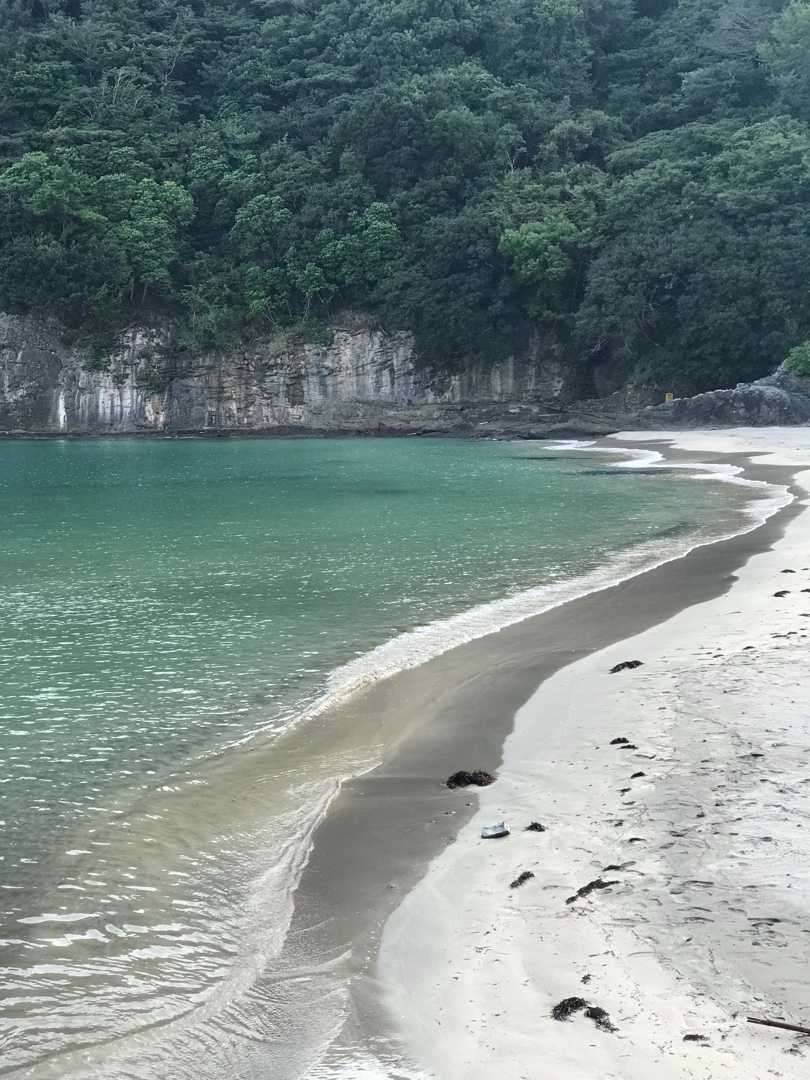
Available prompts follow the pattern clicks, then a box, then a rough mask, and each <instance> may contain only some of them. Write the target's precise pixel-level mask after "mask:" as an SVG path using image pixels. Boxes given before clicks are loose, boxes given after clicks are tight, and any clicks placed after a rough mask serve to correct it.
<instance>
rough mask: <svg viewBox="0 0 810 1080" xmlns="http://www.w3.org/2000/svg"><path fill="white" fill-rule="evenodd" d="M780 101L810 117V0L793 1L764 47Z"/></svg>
mask: <svg viewBox="0 0 810 1080" xmlns="http://www.w3.org/2000/svg"><path fill="white" fill-rule="evenodd" d="M760 52H761V55H762V57H763V59H764V60H765V62H766V64H767V65H768V67H769V69H770V75H771V79H772V80H773V82H774V84H775V85H776V86H777V87H778V90H779V99H780V103H781V104H782V105H784V106H785V108H787V109H789V110H790V111H791V112H794V113H795V114H796V115H797V116H802V117H804V118H805V119H810V3H808V2H807V0H793V2H792V3H791V4H790V5H789V7H788V8H787V10H786V11H784V12H783V13H782V15H781V17H780V18H779V19H777V20H776V21H775V22H774V23H773V24H772V26H771V28H770V33H769V35H768V37H767V38H766V39H765V41H764V42H763V44H762V46H761V48H760Z"/></svg>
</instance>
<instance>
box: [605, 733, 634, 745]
mask: <svg viewBox="0 0 810 1080" xmlns="http://www.w3.org/2000/svg"><path fill="white" fill-rule="evenodd" d="M629 742H630V740H629V739H625V737H624V735H619V736H618V737H617V738H615V739H611V740H610V745H611V746H621V745H622V744H623V743H629Z"/></svg>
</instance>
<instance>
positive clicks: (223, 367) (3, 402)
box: [0, 315, 582, 434]
mask: <svg viewBox="0 0 810 1080" xmlns="http://www.w3.org/2000/svg"><path fill="white" fill-rule="evenodd" d="M578 396H582V393H581V387H580V386H579V385H578V384H577V381H576V378H575V376H574V375H573V374H572V369H571V367H570V365H565V364H564V363H563V362H562V358H561V357H560V356H559V355H557V354H556V352H555V350H554V348H553V346H549V345H548V343H543V342H541V341H540V340H539V339H534V340H530V341H529V342H528V343H527V345H526V347H525V349H524V350H523V351H522V353H521V355H517V356H514V357H511V358H510V359H508V360H506V361H504V362H502V363H497V364H495V365H486V366H485V365H473V366H470V367H467V368H465V369H464V370H463V371H461V372H453V373H448V372H442V371H440V370H437V369H436V368H430V367H426V366H424V365H422V364H420V363H419V362H418V358H417V355H416V352H415V349H414V344H413V339H412V338H411V336H410V335H409V334H407V333H394V334H386V333H384V332H383V331H382V330H380V329H379V328H375V327H374V326H373V324H371V323H370V322H369V321H368V320H364V319H362V318H359V317H356V316H352V317H347V318H345V319H344V320H342V321H341V322H340V324H339V325H336V326H335V327H334V328H333V331H332V333H331V340H330V341H329V342H328V344H324V345H316V344H308V343H302V342H297V343H294V344H291V343H290V342H288V341H285V340H284V339H283V338H281V337H279V338H276V339H268V340H266V341H260V342H255V343H253V344H251V345H249V346H243V347H240V348H238V349H232V350H229V351H227V352H224V353H220V354H216V355H214V354H210V355H206V354H191V353H189V352H184V351H182V350H179V349H178V348H177V347H176V346H175V345H174V344H173V342H172V340H171V333H170V330H169V329H168V328H166V327H159V326H157V327H150V328H141V329H133V330H130V331H128V332H127V333H126V334H124V335H123V336H122V338H121V339H120V342H119V345H118V346H117V347H116V349H115V350H114V351H113V352H112V353H111V354H110V355H108V356H105V357H103V358H101V361H99V359H98V358H97V357H96V358H94V357H92V356H91V355H90V353H89V352H88V351H87V350H84V349H82V348H78V347H68V346H67V345H65V343H64V341H63V338H62V335H61V333H60V330H59V328H58V327H57V326H55V325H53V324H50V323H46V322H42V321H37V320H34V319H31V318H25V319H23V318H18V317H15V316H8V315H0V432H5V433H14V432H19V433H54V434H55V433H65V434H69V433H112V432H119V433H126V432H130V433H137V432H144V433H150V432H151V433H161V432H165V433H179V432H223V431H228V432H250V431H257V432H259V431H261V432H268V431H279V432H289V431H305V430H310V431H364V432H374V431H381V430H389V431H403V430H439V431H471V430H475V429H480V430H482V431H487V430H489V429H491V428H498V429H504V428H505V429H507V430H509V429H510V428H513V429H517V428H519V427H521V426H526V425H527V424H528V425H531V424H540V425H543V424H545V425H546V426H547V425H548V424H553V423H554V422H555V421H560V420H563V421H564V419H565V415H566V413H565V410H566V407H567V405H568V404H569V403H570V402H572V401H573V400H575V399H576V398H577V397H578Z"/></svg>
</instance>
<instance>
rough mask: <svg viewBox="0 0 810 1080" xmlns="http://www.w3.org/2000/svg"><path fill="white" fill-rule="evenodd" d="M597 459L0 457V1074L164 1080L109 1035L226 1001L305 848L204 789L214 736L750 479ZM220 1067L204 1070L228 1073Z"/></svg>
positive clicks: (523, 452) (659, 536)
mask: <svg viewBox="0 0 810 1080" xmlns="http://www.w3.org/2000/svg"><path fill="white" fill-rule="evenodd" d="M609 464H610V461H609V460H608V459H606V457H605V456H604V455H599V456H596V455H593V454H587V453H581V452H579V451H575V450H562V451H560V452H554V451H552V450H549V449H547V448H544V447H542V445H540V446H538V444H507V443H494V442H478V443H472V442H465V441H452V440H417V439H407V440H388V441H372V440H368V441H361V440H337V439H334V440H310V439H302V440H291V441H275V440H240V441H219V440H217V441H196V440H188V441H182V440H181V441H176V440H167V441H138V440H107V441H76V442H71V441H43V442H5V443H0V733H1V734H2V738H1V739H0V820H1V821H2V830H3V833H2V835H3V845H2V853H1V854H2V859H1V860H0V920H1V924H0V1049H1V1050H2V1054H1V1055H0V1075H2V1074H4V1073H7V1072H10V1073H12V1074H16V1073H17V1072H18V1071H19V1075H20V1076H22V1075H25V1076H33V1077H38V1076H42V1077H45V1076H47V1077H56V1076H59V1077H62V1076H74V1075H75V1076H79V1075H93V1076H99V1077H101V1076H104V1077H116V1076H119V1075H120V1076H127V1077H144V1078H146V1077H149V1078H151V1077H153V1076H159V1075H166V1076H175V1075H178V1076H179V1075H181V1073H180V1072H179V1071H176V1072H172V1070H171V1069H170V1068H165V1058H164V1059H163V1062H164V1064H163V1066H161V1067H164V1068H165V1071H164V1072H163V1074H161V1072H160V1068H159V1067H157V1066H155V1065H154V1063H151V1064H150V1063H149V1055H148V1053H145V1052H142V1048H141V1049H139V1051H138V1053H137V1054H135V1056H134V1058H130V1060H129V1063H128V1064H127V1065H126V1067H125V1068H124V1067H121V1068H120V1069H118V1070H117V1066H115V1064H114V1063H113V1059H114V1057H115V1052H116V1046H117V1045H118V1044H121V1045H123V1044H125V1043H126V1042H127V1040H128V1039H131V1038H132V1037H133V1035H135V1036H136V1038H137V1037H139V1036H138V1035H137V1033H139V1032H141V1033H144V1034H143V1035H142V1036H140V1037H142V1038H143V1039H147V1038H148V1037H149V1034H148V1033H150V1032H152V1033H154V1032H160V1031H161V1030H162V1029H163V1028H164V1027H172V1025H174V1027H177V1026H178V1025H179V1024H180V1023H181V1022H182V1021H183V1018H184V1017H187V1016H188V1014H189V1011H190V1010H192V1011H194V1019H193V1020H191V1019H188V1021H187V1026H188V1027H191V1026H194V1030H195V1031H198V1029H199V1031H198V1034H197V1035H195V1036H194V1038H198V1037H199V1039H202V1040H203V1042H204V1039H205V1031H206V1025H208V1026H209V1028H210V1026H211V1025H215V1024H216V1014H217V1008H216V1004H215V1000H216V995H215V993H214V992H215V990H216V988H217V987H221V986H222V985H224V984H228V985H229V986H230V992H229V995H228V1000H229V1001H230V1002H233V1001H234V1000H239V998H240V995H242V996H249V994H250V978H251V976H250V973H249V972H246V971H245V970H244V969H243V968H240V971H241V974H240V976H239V980H237V981H236V982H234V978H235V976H234V970H235V957H237V956H239V955H241V953H242V952H243V950H244V945H243V941H242V936H243V931H244V926H245V919H246V917H247V916H246V915H245V911H246V908H247V907H249V906H250V898H251V897H252V896H255V894H256V889H257V887H258V886H257V883H259V882H262V883H263V886H262V887H265V886H266V887H267V888H268V889H269V887H270V886H269V885H268V884H267V883H268V881H269V880H270V878H272V876H273V874H277V875H278V878H279V881H282V880H283V881H286V882H289V880H291V879H290V875H293V876H294V873H295V869H296V866H297V865H298V864H297V862H296V860H297V859H298V858H299V857H300V851H299V852H296V851H295V850H293V848H292V847H290V849H289V850H287V849H285V850H284V851H283V852H280V851H279V850H278V849H277V848H274V847H273V845H272V844H269V843H264V842H263V840H262V828H263V824H262V809H261V806H257V805H255V804H253V805H251V806H250V807H249V808H248V807H244V806H242V805H240V802H239V799H238V797H237V794H236V793H230V794H229V795H228V796H227V797H226V796H223V793H222V792H221V791H215V787H216V784H215V783H214V782H213V780H212V777H213V776H214V775H215V772H216V767H217V764H218V763H220V762H221V761H222V760H223V759H224V758H226V757H227V755H228V754H229V753H233V752H234V750H233V748H234V747H236V746H238V745H241V744H244V743H245V742H246V741H249V740H251V739H252V740H255V742H256V745H262V746H263V747H270V749H271V750H272V746H273V740H274V739H276V738H277V737H278V735H279V733H280V732H282V731H284V730H285V729H286V728H288V727H289V725H291V724H295V723H301V722H306V721H302V718H304V717H306V715H307V714H308V713H309V712H311V711H312V709H313V706H315V705H316V704H317V703H318V702H319V701H321V700H322V699H323V695H324V694H325V693H330V692H331V693H336V692H337V691H338V690H342V691H345V690H346V689H347V688H350V687H351V686H352V685H353V680H355V681H357V680H358V679H362V678H363V677H366V678H370V677H374V676H376V675H379V674H384V673H385V672H386V671H388V670H393V669H395V668H396V667H397V666H402V665H403V664H407V663H413V662H416V660H418V659H423V658H425V656H426V655H429V654H430V652H431V651H434V652H435V651H436V650H437V649H440V648H442V647H444V646H443V644H442V643H443V641H444V642H445V645H446V644H447V643H448V642H449V641H450V639H449V638H448V639H446V640H445V639H444V638H443V636H442V635H443V634H444V630H443V628H442V627H443V622H442V621H443V620H446V619H448V617H450V616H461V615H462V613H469V612H473V613H475V612H477V613H478V616H477V617H476V616H475V614H473V615H472V616H471V617H470V621H469V623H467V622H466V621H465V620H466V619H467V615H464V616H463V617H460V618H458V619H456V621H455V623H454V624H453V632H452V633H453V636H452V640H453V641H457V640H463V638H464V636H465V634H466V635H467V636H470V635H471V634H472V633H481V632H483V631H484V630H485V629H487V620H491V622H492V628H494V627H495V626H496V625H498V619H499V618H500V619H504V618H505V616H504V611H506V610H507V608H503V607H501V608H499V607H498V606H497V605H496V606H494V607H493V606H491V607H489V608H482V605H492V604H493V602H496V601H501V600H503V599H504V598H509V597H512V598H513V601H512V603H513V615H514V612H515V611H517V610H518V609H519V607H520V604H521V603H523V604H524V609H523V611H522V613H523V614H528V613H529V612H530V611H531V610H539V609H540V608H541V607H542V606H543V598H544V596H545V597H547V598H552V599H561V598H564V596H565V595H566V593H565V590H566V588H569V587H570V583H571V582H573V581H575V580H576V579H580V578H582V577H583V576H587V575H591V576H593V575H594V574H596V573H597V572H598V571H599V568H600V567H605V566H607V565H609V566H610V570H609V571H606V573H607V577H606V578H605V580H606V581H607V580H609V578H610V575H613V576H618V575H620V574H621V573H622V572H623V567H624V568H625V570H626V569H627V568H628V567H632V566H636V565H643V564H644V563H645V561H646V562H651V561H660V560H661V559H662V558H665V557H666V556H667V554H668V553H670V552H671V553H675V552H677V551H681V550H684V549H685V548H686V547H688V546H690V544H692V543H695V542H699V541H700V540H707V539H711V538H712V537H713V536H717V535H722V534H727V533H729V532H732V531H735V530H736V529H739V528H740V527H742V526H743V524H744V522H745V520H746V519H745V518H744V516H743V514H742V512H741V506H742V503H743V499H744V498H745V497H749V496H750V494H751V493H750V491H746V489H742V488H739V487H737V486H734V485H731V484H727V483H722V482H720V480H719V479H717V478H714V479H703V480H700V481H697V480H695V479H693V478H690V477H689V475H687V472H678V473H671V472H669V473H666V472H659V471H654V470H649V471H648V470H637V471H632V470H627V471H624V470H620V469H611V468H610V467H609ZM634 560H635V561H634ZM527 593H528V596H527ZM514 598H518V599H517V600H515V599H514ZM507 607H508V605H507ZM482 611H483V615H482V614H481V612H482ZM499 612H500V614H499ZM436 624H438V625H436ZM425 626H431V627H432V629H431V630H430V631H423V632H422V633H421V635H420V634H417V635H413V634H412V635H411V636H410V637H408V636H405V637H403V636H402V635H407V634H408V632H410V631H413V630H414V629H415V628H418V627H425ZM392 640H394V641H395V642H396V643H397V644H396V645H395V646H393V647H392V646H388V647H387V649H386V648H384V649H382V650H381V651H380V650H379V648H378V647H380V646H383V645H384V643H386V642H391V641H392ZM375 649H378V651H377V653H374V652H373V650H375ZM419 650H422V652H420V651H419ZM411 654H413V655H411ZM347 665H348V667H347ZM279 753H281V751H279ZM276 765H277V766H278V768H279V769H281V770H282V771H283V768H282V766H283V762H281V763H279V762H277V763H276ZM209 770H212V771H210V772H209ZM289 771H290V772H292V771H294V770H293V767H292V766H291V767H290V770H289ZM320 794H321V795H322V796H323V799H326V798H327V797H328V790H327V788H326V787H325V788H324V789H323V792H320ZM180 796H182V797H180ZM214 801H215V803H216V813H214V812H213V811H212V809H211V805H213V803H214ZM316 803H317V799H316ZM316 808H317V807H316ZM283 809H284V808H283V807H282V808H281V809H279V810H278V812H279V813H282V811H283ZM268 813H269V811H268ZM290 813H292V811H290ZM299 817H300V815H299ZM295 820H299V818H296V819H295ZM212 822H215V823H216V828H214V825H212ZM293 832H294V830H293ZM215 833H216V835H215ZM300 836H303V833H301V834H300ZM300 836H299V838H300ZM248 849H249V850H250V852H251V855H250V858H246V857H242V856H243V853H244V851H245V850H248ZM240 853H242V854H240ZM285 875H286V876H285ZM288 891H289V890H288ZM281 892H283V889H282V890H281ZM281 892H280V893H279V895H281ZM288 902H289V896H287V897H286V899H285V900H284V903H288ZM279 904H281V907H277V908H274V907H273V905H272V904H271V903H269V901H268V902H267V903H266V904H264V906H263V908H262V911H263V913H264V914H263V918H264V922H263V923H262V924H261V925H262V926H263V930H262V933H264V934H265V935H269V936H270V937H272V934H273V931H274V928H278V927H282V926H283V921H284V920H283V910H282V908H283V906H284V905H283V904H282V903H281V901H279ZM273 912H277V915H273ZM274 919H276V922H275V923H274V921H273V920H274ZM251 925H253V926H254V931H253V932H256V931H255V924H251ZM265 953H266V956H267V957H271V956H272V947H270V946H268V948H267V950H266V951H265ZM265 953H263V955H265ZM265 962H270V961H266V960H263V961H262V963H265ZM237 983H238V985H237ZM247 1017H248V1014H247V1013H245V1014H244V1019H243V1021H242V1022H243V1023H244V1024H245V1025H246V1026H248V1027H249V1024H250V1020H249V1019H248V1018H247ZM200 1033H201V1034H200ZM247 1037H249V1033H248V1036H247ZM239 1060H240V1061H241V1060H242V1059H241V1058H240V1059H239ZM133 1061H134V1062H135V1064H133ZM236 1061H237V1058H236V1056H235V1057H234V1062H235V1064H234V1066H233V1070H232V1072H231V1073H228V1071H227V1070H226V1071H225V1072H224V1073H223V1072H222V1067H221V1066H219V1067H218V1069H219V1072H218V1075H220V1076H221V1077H222V1080H229V1077H230V1076H231V1075H232V1076H234V1077H236V1076H239V1077H241V1076H243V1075H244V1076H247V1075H249V1074H248V1073H246V1072H243V1071H241V1070H242V1068H243V1067H242V1066H241V1065H239V1064H236ZM83 1070H87V1071H83ZM182 1075H186V1074H185V1073H182ZM250 1075H252V1074H250Z"/></svg>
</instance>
